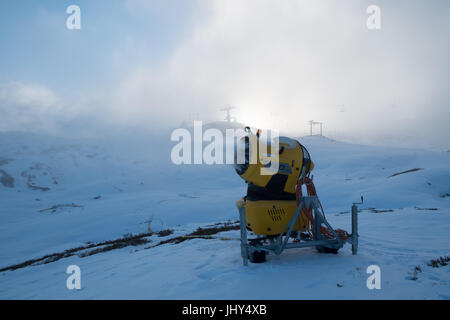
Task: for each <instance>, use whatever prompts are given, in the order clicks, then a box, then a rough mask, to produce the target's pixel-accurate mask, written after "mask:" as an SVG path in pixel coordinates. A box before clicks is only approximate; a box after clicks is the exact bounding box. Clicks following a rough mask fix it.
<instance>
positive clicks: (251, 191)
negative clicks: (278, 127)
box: [235, 127, 357, 264]
mask: <svg viewBox="0 0 450 320" xmlns="http://www.w3.org/2000/svg"><path fill="white" fill-rule="evenodd" d="M246 131H247V133H248V134H247V135H246V136H244V137H243V138H241V140H240V141H239V142H238V146H237V155H238V156H237V159H236V164H235V169H236V172H237V174H238V175H239V176H240V177H241V178H242V179H244V180H245V181H246V183H247V194H246V196H245V197H243V198H241V199H239V200H238V201H237V202H236V206H237V208H238V210H239V213H240V223H241V249H242V257H243V259H244V264H247V260H248V259H250V261H251V262H264V261H265V260H266V254H267V253H274V254H280V253H281V252H282V251H283V250H284V249H286V248H294V247H311V246H314V247H316V248H317V250H318V251H319V252H324V253H337V252H338V250H339V249H340V248H342V246H343V245H344V243H345V242H351V243H352V245H353V253H355V254H356V246H357V224H356V223H352V226H353V227H352V235H349V234H348V233H347V232H346V231H344V230H339V229H336V230H335V229H333V228H332V227H331V226H330V224H329V223H328V222H327V220H326V218H325V213H324V211H323V208H322V204H321V203H320V201H319V198H318V197H317V192H316V188H315V186H314V183H313V177H312V176H311V171H312V170H313V169H314V163H313V161H312V160H311V157H310V154H309V152H308V150H307V149H306V148H305V147H304V146H303V145H302V144H301V143H300V142H298V141H297V140H294V139H291V138H288V137H282V136H280V137H275V138H273V139H272V140H264V139H263V138H262V137H261V130H258V131H257V133H256V134H253V133H252V132H251V131H250V129H249V128H248V127H247V128H246ZM239 160H240V161H239ZM303 185H305V186H306V194H305V195H303V191H302V186H303ZM352 219H355V220H356V213H355V216H354V217H353V214H352ZM247 231H251V232H252V233H253V234H254V235H256V238H254V239H250V240H248V239H247Z"/></svg>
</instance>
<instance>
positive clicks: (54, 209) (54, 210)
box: [39, 203, 84, 212]
mask: <svg viewBox="0 0 450 320" xmlns="http://www.w3.org/2000/svg"><path fill="white" fill-rule="evenodd" d="M64 207H72V208H84V206H83V205H81V204H74V203H71V204H57V205H54V206H53V207H50V208H47V209H41V210H39V212H46V211H51V212H56V210H57V209H59V208H64Z"/></svg>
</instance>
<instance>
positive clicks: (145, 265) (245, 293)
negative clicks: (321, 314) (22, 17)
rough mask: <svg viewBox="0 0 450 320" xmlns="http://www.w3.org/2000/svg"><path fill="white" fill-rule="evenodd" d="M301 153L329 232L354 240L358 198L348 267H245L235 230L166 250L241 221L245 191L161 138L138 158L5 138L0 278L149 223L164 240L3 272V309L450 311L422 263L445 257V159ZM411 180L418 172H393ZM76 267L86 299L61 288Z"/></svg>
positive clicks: (448, 216) (306, 261)
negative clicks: (436, 305)
mask: <svg viewBox="0 0 450 320" xmlns="http://www.w3.org/2000/svg"><path fill="white" fill-rule="evenodd" d="M300 141H301V142H302V143H303V144H304V145H305V146H306V147H307V148H308V150H309V151H310V153H311V156H312V158H313V161H314V162H315V169H314V181H315V184H316V187H317V191H318V193H319V197H320V198H321V201H322V203H323V205H324V208H325V211H326V213H327V217H328V220H329V221H330V223H331V224H332V225H333V226H335V227H340V228H344V229H347V230H349V229H350V215H349V214H348V212H349V210H350V206H351V203H352V202H355V201H358V200H359V198H360V196H361V195H363V196H364V201H365V203H364V205H363V206H361V209H362V211H361V213H360V219H359V221H360V235H361V237H360V249H359V252H358V255H356V256H352V255H351V251H350V247H349V246H345V247H344V248H343V249H341V250H340V251H339V254H338V255H323V254H319V253H317V252H316V251H315V250H312V249H298V250H288V251H285V252H284V253H283V254H282V255H280V256H273V255H269V256H268V260H267V262H266V263H264V264H250V266H249V267H244V266H242V261H241V258H240V249H239V242H238V241H237V240H235V239H237V238H238V236H239V234H238V231H237V230H229V231H225V232H221V233H218V234H217V235H218V236H219V238H214V239H198V238H195V239H189V240H186V241H183V242H181V243H178V244H174V243H172V242H170V240H169V239H172V238H174V237H177V236H180V235H185V234H189V233H191V232H192V231H194V230H195V229H196V228H198V227H203V228H205V227H208V226H209V225H213V224H215V223H219V222H225V221H235V220H237V218H238V214H237V210H236V208H235V205H234V202H235V201H236V200H237V199H238V198H239V197H241V196H242V195H244V193H245V189H246V185H245V183H244V181H242V180H241V179H240V178H239V177H238V175H237V174H236V173H235V172H234V170H233V168H232V167H230V166H226V165H222V166H206V165H203V166H194V165H191V166H175V165H173V164H171V163H170V161H169V155H170V138H169V137H167V145H166V146H164V145H165V144H164V143H163V144H161V143H159V144H158V147H155V144H152V142H151V141H150V142H148V143H147V144H146V145H142V146H138V149H141V151H142V149H146V148H148V150H149V151H148V152H141V153H139V154H140V155H139V156H137V153H134V151H133V150H136V148H135V149H133V148H129V149H126V148H113V147H111V146H109V145H107V144H98V145H95V144H86V143H85V142H83V141H68V140H65V139H62V138H61V139H59V138H51V137H47V136H36V135H30V134H22V133H2V134H0V182H1V183H0V203H1V206H0V269H2V268H4V267H8V266H11V265H15V264H20V263H23V262H25V261H30V259H39V258H41V257H43V256H45V255H48V254H54V253H61V252H65V250H67V249H71V248H76V247H83V246H84V247H85V246H89V245H90V244H91V245H92V244H95V243H99V242H102V241H108V240H114V239H119V238H122V237H124V235H128V237H129V234H133V235H137V234H142V233H146V232H148V228H149V225H150V227H151V230H152V231H156V232H157V231H161V230H167V229H170V230H173V234H165V233H161V234H159V235H158V234H156V233H155V234H153V235H152V236H148V237H145V239H146V241H143V242H142V243H133V245H130V246H120V245H119V246H117V247H115V248H114V250H103V251H104V252H103V251H102V250H100V251H99V252H95V253H96V254H86V250H80V251H77V252H74V253H73V254H67V255H66V257H63V256H64V255H63V256H58V258H57V259H54V260H55V261H54V262H50V261H49V260H45V262H48V263H45V264H41V263H39V262H36V263H31V265H28V266H24V267H23V268H17V269H16V270H8V271H3V272H1V273H0V298H94V299H96V298H152V299H158V298H177V299H178V298H179V299H182V298H207V299H208V298H213V299H218V298H238V299H239V298H243V299H247V298H250V299H263V298H267V299H277V298H287V299H290V298H292V299H304V298H338V299H339V298H407V299H408V298H443V299H449V298H450V287H449V284H450V266H441V267H440V268H433V267H431V266H428V265H427V262H428V261H429V260H430V259H435V258H438V257H440V256H447V255H449V254H450V235H449V232H448V230H450V203H449V201H450V197H449V195H450V165H449V164H450V161H449V160H450V153H448V152H431V151H424V150H413V149H398V148H387V147H371V146H363V145H354V144H347V143H343V142H338V141H332V140H329V139H326V138H321V137H305V138H300ZM411 169H418V170H415V171H410V172H406V173H403V174H397V173H401V172H404V171H408V170H411ZM150 221H151V222H150ZM143 239H144V238H143ZM226 239H229V240H226ZM164 240H169V243H166V244H161V245H158V246H154V245H155V244H158V243H159V242H161V241H164ZM50 260H51V259H50ZM41 262H42V261H41ZM72 264H76V265H78V266H80V268H81V271H82V289H81V290H68V289H67V288H66V279H67V277H68V275H67V274H66V273H65V271H66V268H67V267H68V266H69V265H72ZM371 264H376V265H379V266H380V268H381V272H382V278H381V279H382V289H381V290H368V289H367V287H366V279H367V277H368V276H369V275H368V274H366V268H367V267H368V266H369V265H371ZM416 267H420V269H421V270H422V272H419V271H416V272H415V274H414V269H415V268H416ZM417 270H418V269H417ZM414 279H415V280H414Z"/></svg>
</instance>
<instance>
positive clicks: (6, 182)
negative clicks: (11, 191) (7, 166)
mask: <svg viewBox="0 0 450 320" xmlns="http://www.w3.org/2000/svg"><path fill="white" fill-rule="evenodd" d="M0 174H1V176H0V183H1V184H2V185H3V186H4V187H6V188H14V178H13V177H12V176H11V175H10V174H8V172H6V171H5V170H1V169H0Z"/></svg>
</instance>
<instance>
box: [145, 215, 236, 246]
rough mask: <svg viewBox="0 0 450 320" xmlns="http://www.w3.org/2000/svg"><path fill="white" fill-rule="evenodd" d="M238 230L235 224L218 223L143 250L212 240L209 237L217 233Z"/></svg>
mask: <svg viewBox="0 0 450 320" xmlns="http://www.w3.org/2000/svg"><path fill="white" fill-rule="evenodd" d="M239 229H240V226H239V225H236V224H235V223H232V222H225V223H219V224H215V225H213V226H210V227H206V228H200V227H199V228H197V230H195V231H194V232H191V233H189V234H187V235H183V236H178V237H174V238H170V239H167V240H163V241H161V242H158V243H157V244H155V245H154V246H150V247H147V248H145V249H149V248H154V247H158V246H160V245H163V244H167V243H173V244H178V243H181V242H183V241H186V240H192V239H214V238H213V237H211V236H212V235H215V234H217V233H219V232H224V231H230V230H239Z"/></svg>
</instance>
